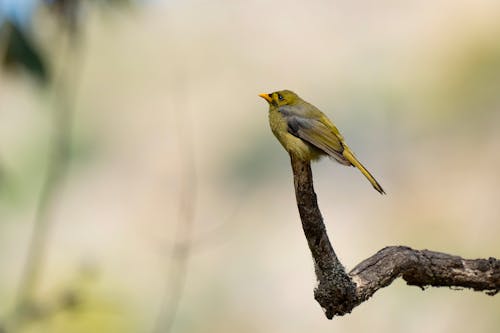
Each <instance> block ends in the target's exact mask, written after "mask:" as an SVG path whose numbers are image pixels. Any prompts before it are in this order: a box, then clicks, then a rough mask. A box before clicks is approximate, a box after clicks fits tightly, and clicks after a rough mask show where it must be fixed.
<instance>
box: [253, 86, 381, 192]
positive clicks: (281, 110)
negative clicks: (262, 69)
mask: <svg viewBox="0 0 500 333" xmlns="http://www.w3.org/2000/svg"><path fill="white" fill-rule="evenodd" d="M259 96H260V97H262V98H264V99H265V100H266V101H267V102H268V103H269V124H270V125H271V130H272V131H273V133H274V135H275V136H276V138H277V139H278V141H279V142H280V143H281V145H282V146H283V147H284V148H285V149H286V151H288V153H289V154H291V155H294V156H295V157H298V158H300V159H302V160H304V161H311V160H316V159H318V158H320V157H321V156H325V155H327V156H329V157H331V158H333V159H335V160H336V161H337V162H339V163H340V164H343V165H351V166H355V167H356V168H358V169H359V170H360V171H361V173H362V174H363V175H365V177H366V178H367V179H368V180H369V181H370V183H371V184H372V186H373V187H374V188H375V189H376V190H377V191H378V192H380V193H381V194H385V192H384V190H383V189H382V186H380V184H379V183H378V182H377V181H376V180H375V178H374V177H373V176H372V175H371V174H370V172H368V170H366V168H365V167H364V166H363V165H362V164H361V163H360V162H359V161H358V160H357V159H356V157H355V156H354V154H353V153H352V151H351V149H349V147H348V146H347V144H346V143H345V141H344V138H343V137H342V135H341V134H340V132H339V130H338V129H337V127H335V125H334V124H333V123H332V122H331V121H330V119H328V118H327V117H326V116H325V114H324V113H323V112H321V111H320V110H319V109H318V108H316V107H315V106H314V105H312V104H310V103H308V102H306V101H304V100H303V99H302V98H300V97H299V96H298V95H297V94H296V93H294V92H293V91H290V90H282V91H276V92H273V93H270V94H260V95H259Z"/></svg>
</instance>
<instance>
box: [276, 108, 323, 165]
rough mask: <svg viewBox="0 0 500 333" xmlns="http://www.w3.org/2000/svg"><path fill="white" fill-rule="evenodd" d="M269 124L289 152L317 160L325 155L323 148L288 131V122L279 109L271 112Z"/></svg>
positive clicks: (303, 158)
mask: <svg viewBox="0 0 500 333" xmlns="http://www.w3.org/2000/svg"><path fill="white" fill-rule="evenodd" d="M269 125H270V126H271V131H272V132H273V134H274V136H275V137H276V138H277V139H278V141H279V142H280V143H281V145H282V146H283V148H285V150H286V151H287V152H288V153H289V154H292V155H294V156H296V157H298V158H300V159H301V160H305V161H309V160H315V159H318V158H319V157H320V156H321V155H324V153H323V152H322V151H321V150H319V149H317V148H316V147H314V146H312V145H311V144H309V143H307V142H305V141H303V140H302V139H300V138H298V137H296V136H294V135H292V134H290V132H288V123H287V121H286V119H285V118H284V117H283V115H282V114H281V113H280V112H279V111H278V110H271V111H270V112H269Z"/></svg>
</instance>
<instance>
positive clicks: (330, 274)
mask: <svg viewBox="0 0 500 333" xmlns="http://www.w3.org/2000/svg"><path fill="white" fill-rule="evenodd" d="M291 163H292V170H293V176H294V185H295V196H296V199H297V207H298V209H299V214H300V219H301V221H302V228H303V230H304V234H305V236H306V239H307V243H308V245H309V249H310V250H311V254H312V257H313V260H314V267H315V271H316V277H317V279H318V286H317V287H316V289H315V290H314V298H315V299H316V301H317V302H318V303H319V304H320V305H321V307H322V308H323V310H324V311H325V315H326V317H327V318H328V319H332V318H333V316H335V315H340V316H342V315H344V314H346V313H350V312H351V311H352V309H354V308H355V307H356V306H358V305H359V304H361V303H363V302H364V301H366V300H367V299H369V298H370V297H371V296H372V295H373V294H374V293H375V292H376V291H377V290H379V289H380V288H384V287H387V286H388V285H390V284H391V283H392V281H394V280H395V279H396V278H398V277H402V278H403V279H404V280H405V281H406V282H407V284H408V285H414V286H418V287H421V288H425V287H427V286H433V287H455V288H469V289H473V290H475V291H483V292H485V293H486V294H487V295H495V294H496V293H498V291H499V290H500V260H498V259H495V258H489V259H474V260H470V259H463V258H461V257H458V256H454V255H450V254H446V253H440V252H434V251H429V250H421V251H419V250H414V249H411V248H409V247H406V246H390V247H386V248H384V249H382V250H380V251H379V252H377V253H376V254H375V255H373V256H371V257H370V258H368V259H366V260H364V261H363V262H361V263H360V264H358V265H357V266H356V267H355V268H354V269H353V270H352V271H351V272H350V273H346V270H345V269H344V266H343V265H342V263H341V262H340V261H339V259H338V258H337V256H336V255H335V251H334V250H333V247H332V245H331V243H330V240H329V239H328V235H327V233H326V228H325V224H324V223H323V218H322V216H321V212H320V210H319V207H318V203H317V200H316V194H315V193H314V188H313V179H312V171H311V165H310V163H309V162H305V161H301V160H299V159H296V158H294V157H293V156H291Z"/></svg>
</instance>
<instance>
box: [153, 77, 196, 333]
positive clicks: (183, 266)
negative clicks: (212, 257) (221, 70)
mask: <svg viewBox="0 0 500 333" xmlns="http://www.w3.org/2000/svg"><path fill="white" fill-rule="evenodd" d="M181 81H182V80H181ZM173 91H175V92H177V93H178V95H179V96H176V100H175V101H176V103H175V106H174V107H173V108H172V109H173V110H174V114H173V115H174V116H175V117H176V122H177V126H176V127H177V130H178V132H177V133H178V136H177V137H178V142H179V152H180V154H179V160H180V163H181V165H180V168H179V169H180V170H182V171H181V172H182V173H181V176H180V180H181V184H180V193H179V206H178V215H177V223H176V226H175V231H174V243H173V244H172V249H171V252H170V253H169V254H170V255H171V257H170V264H169V266H168V273H167V274H168V276H167V277H166V284H165V286H166V288H165V291H164V295H163V299H162V300H161V302H162V304H161V307H160V311H159V313H158V317H157V319H156V323H155V327H154V329H153V332H157V333H160V332H161V333H166V332H170V331H171V330H172V326H173V324H174V321H175V318H176V316H177V312H178V309H179V305H180V302H181V299H182V295H183V293H184V287H185V284H186V277H187V272H188V264H189V259H190V257H191V251H192V246H193V239H192V238H193V224H194V220H195V213H196V196H197V174H196V163H195V149H194V143H193V133H192V129H191V119H189V116H190V114H189V112H188V108H187V106H186V105H185V101H186V98H185V96H184V93H185V86H184V85H183V83H181V82H179V81H177V82H176V88H175V89H173Z"/></svg>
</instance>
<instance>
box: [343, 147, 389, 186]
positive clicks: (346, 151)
mask: <svg viewBox="0 0 500 333" xmlns="http://www.w3.org/2000/svg"><path fill="white" fill-rule="evenodd" d="M344 148H345V149H344V151H343V152H342V155H344V157H345V158H346V159H347V160H348V161H349V162H351V164H352V165H353V166H355V167H356V168H358V169H359V171H361V173H362V174H363V175H365V177H366V178H367V179H368V180H369V181H370V183H371V184H372V186H373V188H374V189H376V190H377V191H378V192H379V193H380V194H385V191H384V189H383V188H382V186H380V184H379V183H378V182H377V181H376V180H375V177H373V176H372V174H371V173H370V172H369V171H368V170H366V168H365V167H364V166H363V164H361V162H360V161H358V159H357V158H356V157H355V156H354V154H353V153H351V151H350V149H349V148H348V147H344Z"/></svg>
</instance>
